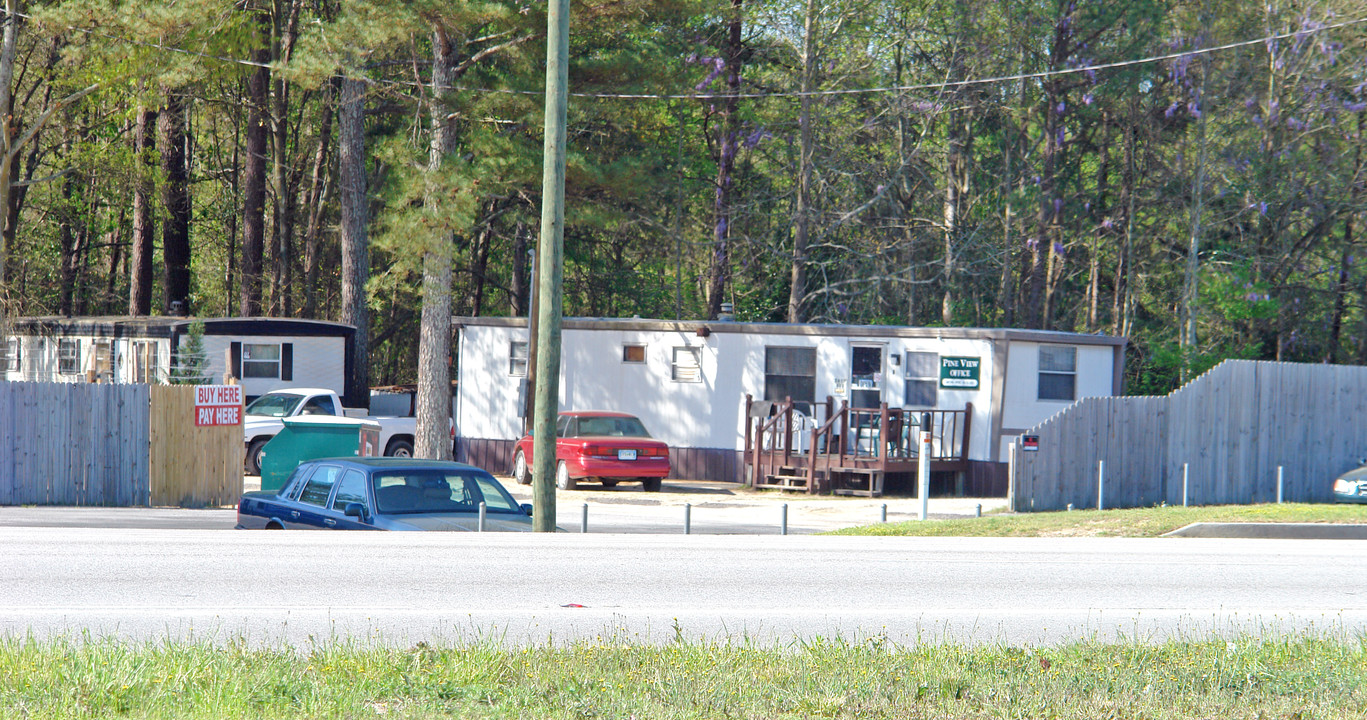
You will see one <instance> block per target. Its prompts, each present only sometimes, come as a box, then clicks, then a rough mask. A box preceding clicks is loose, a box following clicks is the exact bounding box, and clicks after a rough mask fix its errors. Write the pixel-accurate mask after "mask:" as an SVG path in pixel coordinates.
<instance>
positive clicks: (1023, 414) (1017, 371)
mask: <svg viewBox="0 0 1367 720" xmlns="http://www.w3.org/2000/svg"><path fill="white" fill-rule="evenodd" d="M1041 347H1072V348H1075V349H1076V351H1077V364H1076V371H1075V372H1076V380H1075V386H1074V387H1075V391H1074V393H1073V398H1072V399H1071V400H1041V399H1039V394H1040V393H1039V382H1040V377H1039V376H1040V362H1039V361H1040V348H1041ZM1006 364H1007V368H1006V390H1005V395H1006V396H1005V397H1004V398H1003V400H1002V437H1001V440H1000V446H999V448H998V451H999V452H1000V453H1001V459H1002V460H1003V461H1004V460H1005V459H1006V458H1007V451H1008V448H1009V446H1010V444H1011V443H1013V442H1016V441H1017V438H1018V435H1019V433H1020V432H1021V431H1023V430H1025V429H1026V428H1030V427H1034V426H1035V425H1037V424H1039V423H1041V422H1043V421H1045V420H1047V419H1049V418H1050V417H1052V416H1053V415H1054V414H1056V413H1058V412H1059V411H1061V410H1063V409H1064V408H1066V407H1068V406H1069V405H1072V404H1073V403H1074V402H1075V401H1077V400H1081V399H1082V398H1085V397H1108V396H1111V395H1114V394H1115V391H1114V383H1115V349H1114V348H1113V347H1111V346H1109V345H1071V344H1069V343H1066V342H1060V343H1039V342H1023V341H1016V342H1012V343H1011V347H1010V351H1009V352H1008V355H1007V363H1006Z"/></svg>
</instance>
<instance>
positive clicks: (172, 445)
mask: <svg viewBox="0 0 1367 720" xmlns="http://www.w3.org/2000/svg"><path fill="white" fill-rule="evenodd" d="M194 412H195V393H194V388H193V386H187V385H153V386H152V403H151V409H150V413H149V415H150V423H149V424H150V427H151V433H150V440H151V443H150V445H149V451H150V453H151V462H150V472H149V475H150V479H151V486H152V504H153V505H179V506H181V507H205V506H216V505H231V504H234V503H236V502H237V501H238V500H239V499H240V498H241V497H242V456H243V451H242V426H241V425H224V426H219V427H196V426H195V421H194V417H195V415H194Z"/></svg>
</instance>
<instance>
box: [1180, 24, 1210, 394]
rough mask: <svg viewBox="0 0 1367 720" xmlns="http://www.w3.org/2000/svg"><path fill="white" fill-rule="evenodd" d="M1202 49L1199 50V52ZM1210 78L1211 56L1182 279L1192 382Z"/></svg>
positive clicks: (1201, 95) (1185, 368) (1204, 32)
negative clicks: (1185, 261) (1206, 104)
mask: <svg viewBox="0 0 1367 720" xmlns="http://www.w3.org/2000/svg"><path fill="white" fill-rule="evenodd" d="M1209 34H1210V13H1209V3H1206V2H1203V3H1201V34H1200V36H1198V37H1201V38H1204V37H1206V36H1208V35H1209ZM1198 49H1199V48H1198ZM1209 74H1210V53H1202V54H1201V79H1200V80H1199V81H1198V82H1197V84H1196V109H1197V112H1199V113H1201V116H1200V117H1199V118H1197V121H1196V145H1197V154H1196V174H1195V177H1194V178H1193V179H1192V181H1191V234H1190V240H1189V243H1188V246H1187V265H1186V272H1185V273H1184V274H1183V276H1182V304H1181V307H1180V308H1179V310H1178V331H1177V335H1178V336H1177V342H1178V345H1179V346H1180V347H1181V348H1182V349H1183V350H1184V351H1185V352H1184V353H1183V354H1184V357H1183V359H1182V373H1181V379H1182V381H1183V382H1186V381H1187V380H1190V379H1191V360H1192V358H1191V354H1192V353H1194V352H1195V351H1196V303H1197V299H1198V297H1197V284H1198V282H1199V281H1200V272H1201V220H1202V214H1203V211H1204V208H1205V205H1204V202H1205V195H1206V150H1207V148H1206V117H1207V113H1206V107H1205V92H1206V76H1207V75H1209Z"/></svg>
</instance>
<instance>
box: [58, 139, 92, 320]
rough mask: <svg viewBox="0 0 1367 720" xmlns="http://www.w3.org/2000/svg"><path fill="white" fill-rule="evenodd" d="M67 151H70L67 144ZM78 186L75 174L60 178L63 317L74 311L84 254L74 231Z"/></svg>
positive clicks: (59, 236)
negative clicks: (77, 281) (77, 279)
mask: <svg viewBox="0 0 1367 720" xmlns="http://www.w3.org/2000/svg"><path fill="white" fill-rule="evenodd" d="M67 149H68V150H70V145H69V144H68V146H67ZM80 184H81V176H80V175H79V174H77V173H75V172H70V173H67V175H66V177H65V178H62V211H61V213H60V214H59V215H58V217H59V220H58V223H59V225H58V232H57V237H58V241H59V242H60V243H61V252H62V257H61V264H62V289H61V295H60V298H59V303H60V305H59V306H60V309H61V313H62V316H63V317H71V314H72V310H73V309H74V307H73V306H74V305H75V296H76V276H77V273H78V271H79V269H80V267H81V262H82V257H81V256H82V255H84V254H85V247H84V246H83V245H82V243H81V242H80V237H81V235H80V234H79V233H78V232H77V231H76V229H75V226H76V222H77V219H78V214H77V212H76V208H75V205H76V203H77V190H76V188H77V187H78V186H79V185H80Z"/></svg>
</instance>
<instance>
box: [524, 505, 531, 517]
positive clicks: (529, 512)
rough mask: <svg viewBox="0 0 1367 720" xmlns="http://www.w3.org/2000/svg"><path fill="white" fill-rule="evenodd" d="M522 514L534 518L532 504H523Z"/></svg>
mask: <svg viewBox="0 0 1367 720" xmlns="http://www.w3.org/2000/svg"><path fill="white" fill-rule="evenodd" d="M522 512H524V513H527V517H531V516H532V504H531V503H522Z"/></svg>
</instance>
